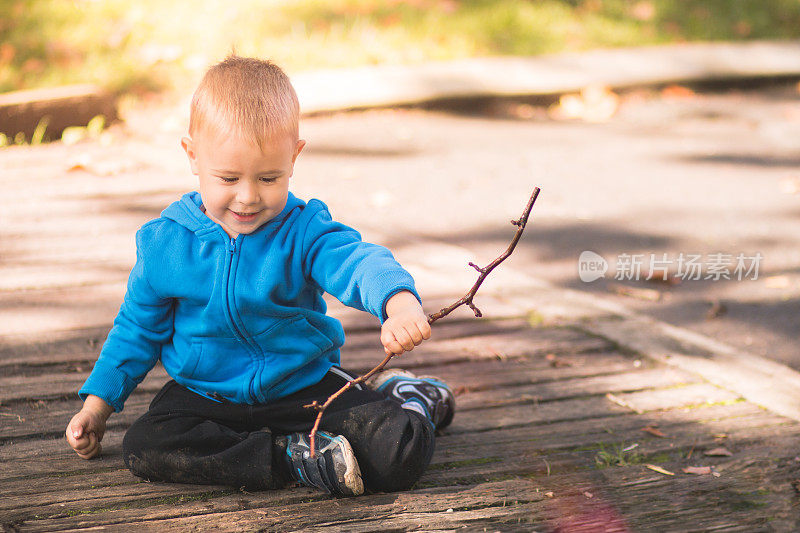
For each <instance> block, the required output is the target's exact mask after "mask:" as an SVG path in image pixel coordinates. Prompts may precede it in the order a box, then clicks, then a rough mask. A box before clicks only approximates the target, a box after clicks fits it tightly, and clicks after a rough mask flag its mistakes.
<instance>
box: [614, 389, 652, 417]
mask: <svg viewBox="0 0 800 533" xmlns="http://www.w3.org/2000/svg"><path fill="white" fill-rule="evenodd" d="M606 398H607V399H608V400H609V401H611V402H613V403H615V404H617V405H619V406H621V407H627V408H628V409H630V410H631V411H633V412H635V413H636V414H639V415H640V414H642V413H644V411H642V410H641V409H638V408H637V407H634V406H633V405H632V404H630V403H628V402H626V401H625V400H623V399H622V398H620V397H619V396H615V395H613V394H611V393H610V392H609V393H607V394H606Z"/></svg>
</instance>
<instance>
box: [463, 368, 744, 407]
mask: <svg viewBox="0 0 800 533" xmlns="http://www.w3.org/2000/svg"><path fill="white" fill-rule="evenodd" d="M698 381H699V378H697V377H696V376H693V375H691V374H689V373H687V372H683V371H680V370H678V371H675V369H671V368H654V369H645V370H634V371H631V372H623V373H619V374H611V375H600V376H587V377H577V378H570V379H564V380H557V381H548V382H545V383H534V384H532V385H527V384H525V385H509V386H505V387H502V388H496V387H495V388H491V389H486V390H483V389H481V390H477V391H474V392H472V391H467V392H464V393H463V394H461V395H460V396H458V397H457V398H456V402H457V405H458V408H459V409H460V410H461V411H468V410H471V409H474V408H483V407H486V406H491V407H496V406H501V405H506V404H515V403H538V402H543V401H552V400H559V399H565V398H576V397H581V396H592V395H597V394H606V393H608V392H613V393H625V392H630V391H637V390H642V389H654V388H659V387H675V386H677V385H688V384H694V383H697V382H698ZM734 398H735V396H734Z"/></svg>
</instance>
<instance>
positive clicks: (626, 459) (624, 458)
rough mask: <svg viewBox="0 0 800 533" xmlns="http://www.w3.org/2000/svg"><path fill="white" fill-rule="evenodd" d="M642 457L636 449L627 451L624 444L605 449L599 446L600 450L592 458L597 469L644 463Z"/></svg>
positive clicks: (603, 446) (602, 445)
mask: <svg viewBox="0 0 800 533" xmlns="http://www.w3.org/2000/svg"><path fill="white" fill-rule="evenodd" d="M644 459H645V458H644V456H643V455H642V454H640V453H638V452H636V449H635V448H634V449H627V447H626V446H625V443H624V442H620V443H619V444H613V445H611V446H608V447H606V446H605V445H604V444H602V443H601V444H600V450H599V451H598V452H597V453H596V454H595V456H594V462H595V465H597V468H608V467H611V466H630V465H636V464H641V463H643V462H644Z"/></svg>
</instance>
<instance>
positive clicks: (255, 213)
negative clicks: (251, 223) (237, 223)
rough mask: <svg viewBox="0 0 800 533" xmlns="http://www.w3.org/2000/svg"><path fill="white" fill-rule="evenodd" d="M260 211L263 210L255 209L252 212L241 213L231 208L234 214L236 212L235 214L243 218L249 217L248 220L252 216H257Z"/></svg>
mask: <svg viewBox="0 0 800 533" xmlns="http://www.w3.org/2000/svg"><path fill="white" fill-rule="evenodd" d="M260 212H261V211H254V212H252V213H240V212H239V211H233V210H231V213H233V214H234V216H236V218H242V219H247V220H249V219H251V218H254V217H255V216H256V215H257V214H259V213H260Z"/></svg>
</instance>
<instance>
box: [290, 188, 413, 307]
mask: <svg viewBox="0 0 800 533" xmlns="http://www.w3.org/2000/svg"><path fill="white" fill-rule="evenodd" d="M315 203H318V204H320V205H321V209H319V210H318V211H317V212H316V214H315V215H314V216H313V218H312V219H311V221H310V223H309V224H308V227H307V229H306V233H305V236H304V243H303V251H304V254H303V267H304V271H305V273H306V276H307V277H310V278H311V279H313V280H314V282H316V283H317V284H318V285H319V286H320V287H322V289H323V290H325V291H326V292H328V293H330V294H332V295H333V296H335V297H336V298H337V299H338V300H339V301H340V302H342V303H343V304H345V305H348V306H350V307H354V308H356V309H360V310H362V311H368V312H369V313H372V314H373V315H375V316H376V317H378V318H379V319H380V320H381V322H383V321H384V320H386V318H387V317H386V302H387V300H389V298H391V297H392V296H394V295H395V294H397V293H398V292H401V291H409V292H411V293H412V294H413V295H414V296H415V297H416V298H417V300H420V297H419V294H417V290H416V288H415V286H414V278H412V277H411V274H409V273H408V272H406V271H405V269H403V267H402V266H400V264H399V263H398V262H397V261H396V260H395V259H394V256H392V253H391V252H390V251H389V250H388V249H386V248H384V247H383V246H379V245H377V244H371V243H367V242H364V241H362V240H361V235H360V234H359V233H358V232H357V231H356V230H354V229H353V228H350V227H348V226H346V225H344V224H341V223H339V222H336V221H334V220H332V219H331V215H330V213H329V212H328V210H327V209H326V208H325V206H324V204H322V202H319V201H318V200H312V201H311V202H309V207H312V206H313V205H314V204H315Z"/></svg>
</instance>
